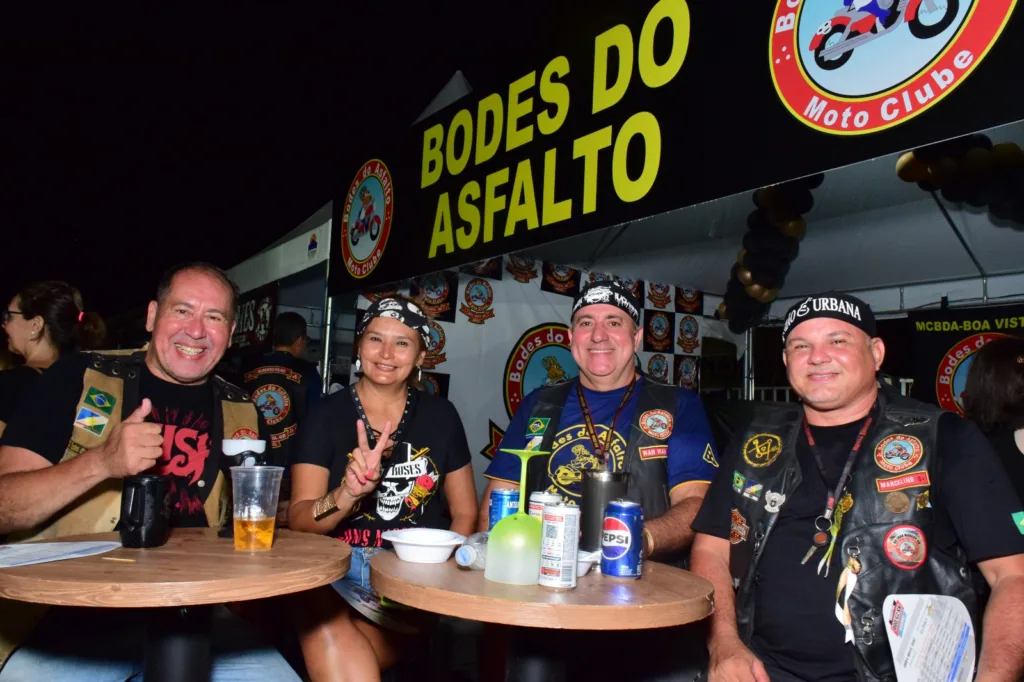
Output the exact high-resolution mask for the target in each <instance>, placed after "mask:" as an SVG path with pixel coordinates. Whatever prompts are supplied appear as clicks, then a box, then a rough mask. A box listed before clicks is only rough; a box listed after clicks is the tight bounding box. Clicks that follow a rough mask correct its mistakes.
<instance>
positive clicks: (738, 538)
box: [729, 509, 750, 545]
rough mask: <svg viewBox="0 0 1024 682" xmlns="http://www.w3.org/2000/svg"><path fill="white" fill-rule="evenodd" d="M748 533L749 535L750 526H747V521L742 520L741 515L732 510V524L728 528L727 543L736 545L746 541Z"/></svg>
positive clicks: (736, 510)
mask: <svg viewBox="0 0 1024 682" xmlns="http://www.w3.org/2000/svg"><path fill="white" fill-rule="evenodd" d="M748 533H750V526H748V525H747V520H746V519H745V518H743V514H740V512H739V510H738V509H733V510H732V524H731V525H730V526H729V542H731V543H732V544H734V545H738V544H740V543H741V542H743V541H744V540H746V539H747V534H748Z"/></svg>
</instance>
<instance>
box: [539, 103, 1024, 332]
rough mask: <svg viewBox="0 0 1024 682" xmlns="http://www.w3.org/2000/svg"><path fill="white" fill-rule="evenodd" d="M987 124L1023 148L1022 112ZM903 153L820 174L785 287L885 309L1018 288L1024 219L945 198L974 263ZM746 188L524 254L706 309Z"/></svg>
mask: <svg viewBox="0 0 1024 682" xmlns="http://www.w3.org/2000/svg"><path fill="white" fill-rule="evenodd" d="M986 132H987V134H988V135H989V136H990V137H991V138H992V140H993V142H1004V141H1009V142H1016V143H1017V144H1018V145H1021V146H1022V147H1024V122H1021V123H1015V124H1011V125H1007V126H1001V127H999V128H996V129H993V130H990V131H986ZM899 156H900V154H893V155H890V156H884V157H880V158H876V159H873V160H871V161H867V162H864V163H860V164H855V165H852V166H847V167H844V168H839V169H836V170H833V171H830V172H827V173H826V174H825V181H824V183H823V184H822V185H821V187H820V188H818V189H816V190H814V192H813V193H814V200H815V205H814V208H813V209H812V210H811V212H810V213H808V214H806V216H805V218H806V220H807V236H806V237H805V238H804V240H803V241H802V242H801V244H800V255H799V257H798V258H797V259H796V261H795V262H794V263H793V265H792V268H791V269H790V272H789V275H788V276H787V277H786V284H785V287H784V288H783V295H784V296H785V297H786V298H787V299H793V298H797V297H801V296H805V295H807V294H810V293H815V292H819V291H824V290H830V289H831V290H837V291H847V292H865V293H864V294H863V296H864V298H865V299H867V300H868V302H869V303H872V307H874V308H876V309H878V310H880V311H893V312H895V311H899V310H907V309H910V308H914V307H920V306H923V305H928V304H933V303H938V302H939V300H940V298H942V297H943V296H947V297H948V298H949V299H950V302H953V301H956V300H961V301H963V300H972V302H977V303H981V302H983V300H982V299H983V297H985V296H984V295H985V293H986V292H983V288H984V289H987V301H993V300H996V299H1000V300H1011V299H1012V298H1014V297H1018V296H1021V295H1024V275H1022V274H1021V273H1024V229H1012V228H1007V227H999V226H996V225H995V224H994V223H993V222H992V220H991V218H990V217H989V215H988V214H987V212H985V211H984V210H979V209H971V208H968V207H961V206H956V205H951V204H944V206H945V208H946V211H947V212H948V214H949V216H950V218H951V220H952V221H953V223H954V224H955V225H956V227H957V228H958V229H959V231H960V233H961V234H962V235H963V237H964V241H965V242H966V243H967V245H968V247H969V248H970V249H971V251H972V252H973V254H974V256H975V258H977V260H978V263H979V264H980V266H981V270H982V271H981V272H979V270H978V268H977V267H975V265H974V263H973V262H972V259H971V257H970V255H969V254H968V253H967V251H966V250H965V249H964V247H963V245H962V244H961V243H960V241H959V239H958V238H957V236H956V233H955V232H954V230H953V229H952V227H951V226H950V224H949V222H948V221H947V219H946V216H945V214H944V213H943V211H942V210H941V209H940V207H939V205H938V204H937V203H936V202H935V200H934V199H933V198H932V197H930V196H929V195H927V194H925V193H924V192H922V191H921V190H920V189H919V188H918V187H917V185H915V184H908V183H905V182H903V181H902V180H900V179H899V178H897V177H896V172H895V166H896V160H897V159H898V158H899ZM682 181H683V180H682V179H680V180H679V182H682ZM751 195H752V193H751V192H744V193H743V194H738V195H733V196H730V197H726V198H724V199H719V200H717V201H712V202H708V203H706V204H701V205H698V206H692V207H689V208H684V209H679V210H676V211H670V212H668V213H664V214H661V215H658V216H654V217H651V218H647V219H645V220H641V221H636V222H634V223H631V224H628V225H626V226H615V227H610V228H607V229H604V230H600V231H597V232H590V233H587V234H585V235H581V236H579V237H573V238H570V239H565V240H562V241H559V242H554V243H551V244H546V245H543V246H539V247H537V248H534V249H530V250H529V251H528V252H527V253H528V254H529V255H531V256H533V257H534V258H538V259H541V260H545V261H551V262H556V263H564V264H566V265H570V266H574V267H577V268H586V269H593V270H600V271H603V272H608V273H612V274H616V275H619V276H622V277H632V278H636V279H644V280H647V279H649V280H651V281H656V282H673V283H677V284H684V285H686V286H693V287H698V288H700V289H702V290H703V291H705V292H710V294H711V295H708V294H706V295H705V312H706V314H711V313H712V312H713V311H714V310H715V308H716V307H717V305H718V301H719V299H718V298H717V296H716V294H721V293H722V292H723V290H724V289H725V285H726V282H727V281H728V278H729V271H730V268H731V267H732V265H733V263H735V262H736V255H737V252H738V251H739V249H740V246H741V243H742V240H743V235H744V234H745V233H746V231H747V224H746V218H747V215H748V214H749V213H750V212H751V211H753V210H754V208H755V207H754V205H753V201H752V196H751ZM983 278H986V280H987V281H986V282H985V285H986V286H984V287H983V281H982V280H983ZM900 287H904V289H903V292H902V298H903V301H902V303H903V305H902V306H901V305H900V298H901V292H900ZM974 299H976V300H974ZM790 302H791V300H789V301H787V300H785V299H780V300H779V301H778V302H777V303H776V304H775V305H774V306H773V308H772V314H773V315H774V316H778V315H781V313H782V312H783V311H784V310H785V309H786V307H788V305H789V303H790Z"/></svg>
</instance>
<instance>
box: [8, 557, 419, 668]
mask: <svg viewBox="0 0 1024 682" xmlns="http://www.w3.org/2000/svg"><path fill="white" fill-rule="evenodd" d="M383 551H385V550H383V549H381V548H379V547H353V548H352V560H351V563H350V564H349V567H348V572H347V573H346V574H345V575H344V576H343V577H341V578H339V579H338V580H335V581H334V582H333V583H331V587H333V588H334V590H335V591H336V592H337V593H338V594H340V595H341V596H342V598H343V599H344V600H345V601H346V602H348V604H349V606H351V607H352V608H353V609H355V610H356V611H358V612H359V613H360V614H362V616H363V617H364V618H366V619H367V620H369V621H370V622H371V623H374V624H376V625H379V626H381V627H382V628H386V629H388V630H394V631H395V632H401V633H404V634H410V635H411V634H416V633H418V632H419V631H420V630H421V628H422V627H423V626H424V625H425V624H426V623H427V622H429V621H430V617H429V616H428V615H427V614H425V613H423V612H422V611H417V610H415V609H410V608H409V607H407V606H403V605H401V604H396V603H394V602H388V601H387V600H384V601H383V602H382V601H381V599H382V598H381V596H380V595H379V594H377V591H376V590H375V589H373V586H371V585H370V559H371V558H373V555H374V554H376V553H377V552H383ZM0 682H3V680H2V678H0Z"/></svg>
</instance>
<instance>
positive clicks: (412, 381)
mask: <svg viewBox="0 0 1024 682" xmlns="http://www.w3.org/2000/svg"><path fill="white" fill-rule="evenodd" d="M386 298H393V299H395V300H397V301H405V302H406V303H412V304H414V305H415V306H417V307H418V308H419V309H420V310H422V311H423V316H424V317H426V318H427V324H428V325H429V324H430V323H431V322H432V321H433V319H434V318H432V317H431V316H430V315H428V314H427V311H426V309H425V308H424V307H423V297H422V296H420V297H419V298H418V299H414V298H409V297H408V296H403V295H402V294H390V295H388V296H387V297H386ZM363 333H364V334H365V333H366V332H363ZM416 339H417V340H418V341H419V342H420V347H419V350H417V351H416V352H417V353H422V352H426V351H427V344H425V343H424V342H423V337H422V336H420V335H419V334H417V335H416ZM362 340H363V334H359V335H358V336H356V337H355V340H354V341H353V342H352V348H353V349H356V354H357V355H358V348H359V344H360V343H361V342H362ZM409 385H410V386H412V387H413V388H417V389H419V390H421V391H422V390H424V388H423V382H422V381H420V380H419V379H417V378H416V373H415V372H413V373H412V374H410V375H409Z"/></svg>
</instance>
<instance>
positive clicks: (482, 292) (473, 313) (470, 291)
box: [459, 279, 494, 324]
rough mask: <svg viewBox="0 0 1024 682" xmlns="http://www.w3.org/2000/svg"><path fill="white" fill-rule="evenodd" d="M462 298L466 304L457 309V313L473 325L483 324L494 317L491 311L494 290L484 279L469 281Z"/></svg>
mask: <svg viewBox="0 0 1024 682" xmlns="http://www.w3.org/2000/svg"><path fill="white" fill-rule="evenodd" d="M463 298H465V300H466V302H465V303H463V304H462V305H461V306H460V307H459V312H461V313H462V314H463V315H465V316H466V317H468V318H469V321H470V322H472V323H473V324H483V323H484V322H486V321H487V320H489V319H491V318H492V317H494V311H493V310H491V303H493V302H494V290H493V289H491V285H490V283H488V281H487V280H486V279H471V280H469V282H468V283H467V284H466V292H465V293H464V294H463Z"/></svg>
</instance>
